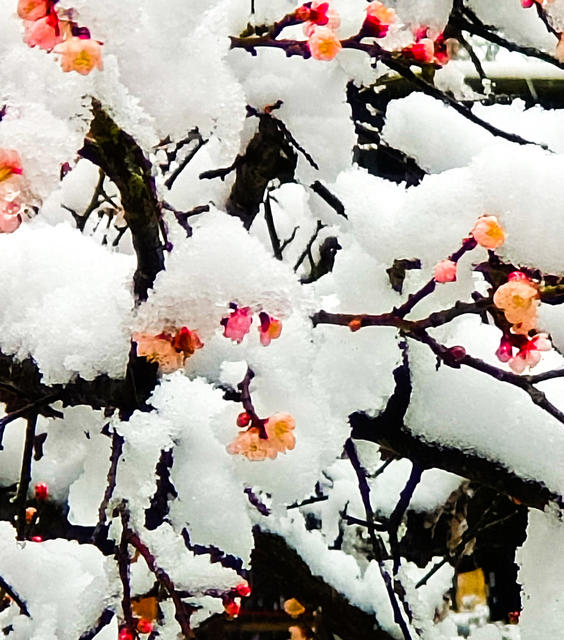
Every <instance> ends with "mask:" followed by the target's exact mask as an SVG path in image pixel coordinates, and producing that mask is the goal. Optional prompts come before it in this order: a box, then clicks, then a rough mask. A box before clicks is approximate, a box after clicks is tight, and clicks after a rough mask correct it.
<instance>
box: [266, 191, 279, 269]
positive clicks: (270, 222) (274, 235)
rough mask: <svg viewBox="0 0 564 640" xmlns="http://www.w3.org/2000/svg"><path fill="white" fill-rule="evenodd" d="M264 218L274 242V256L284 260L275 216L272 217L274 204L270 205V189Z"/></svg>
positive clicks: (271, 241) (272, 242) (271, 239)
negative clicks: (275, 224)
mask: <svg viewBox="0 0 564 640" xmlns="http://www.w3.org/2000/svg"><path fill="white" fill-rule="evenodd" d="M264 219H265V221H266V228H267V229H268V235H269V236H270V243H271V244H272V251H273V252H274V257H275V258H276V259H277V260H282V249H281V247H280V238H279V237H278V233H277V232H276V227H275V226H274V218H273V217H272V206H271V205H270V194H269V193H268V191H267V193H266V197H265V199H264Z"/></svg>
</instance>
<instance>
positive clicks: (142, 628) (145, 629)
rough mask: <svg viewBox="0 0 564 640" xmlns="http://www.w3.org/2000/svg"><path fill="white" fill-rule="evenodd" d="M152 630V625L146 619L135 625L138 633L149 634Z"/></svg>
mask: <svg viewBox="0 0 564 640" xmlns="http://www.w3.org/2000/svg"><path fill="white" fill-rule="evenodd" d="M152 630H153V623H152V622H151V621H150V620H147V619H146V618H141V619H140V620H139V622H138V623H137V631H139V633H151V631H152Z"/></svg>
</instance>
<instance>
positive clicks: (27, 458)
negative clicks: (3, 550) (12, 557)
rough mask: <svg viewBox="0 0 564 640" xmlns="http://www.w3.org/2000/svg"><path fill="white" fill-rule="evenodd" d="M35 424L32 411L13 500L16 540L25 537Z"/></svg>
mask: <svg viewBox="0 0 564 640" xmlns="http://www.w3.org/2000/svg"><path fill="white" fill-rule="evenodd" d="M36 426H37V413H34V414H33V415H31V416H30V417H29V418H28V419H27V427H26V430H25V443H24V450H23V454H22V466H21V471H20V481H19V483H18V492H17V494H16V498H15V500H14V502H15V506H16V514H17V523H16V532H17V536H16V537H17V539H18V540H24V539H25V525H26V518H25V506H26V503H27V492H28V490H29V483H30V482H31V461H32V458H33V442H34V440H35V428H36Z"/></svg>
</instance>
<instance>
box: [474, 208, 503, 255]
mask: <svg viewBox="0 0 564 640" xmlns="http://www.w3.org/2000/svg"><path fill="white" fill-rule="evenodd" d="M472 235H473V236H474V240H476V242H477V243H478V244H479V245H480V246H481V247H484V249H497V248H498V247H501V245H502V244H503V243H504V242H505V237H506V234H505V229H504V228H503V227H502V226H501V225H500V224H499V221H498V219H497V218H496V217H495V216H482V217H481V218H478V220H477V221H476V224H475V225H474V228H473V229H472Z"/></svg>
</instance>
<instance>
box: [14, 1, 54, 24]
mask: <svg viewBox="0 0 564 640" xmlns="http://www.w3.org/2000/svg"><path fill="white" fill-rule="evenodd" d="M52 4H53V2H52V0H18V16H19V17H20V18H22V19H23V20H39V18H43V16H46V15H47V13H49V10H50V9H51V5H52Z"/></svg>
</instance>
